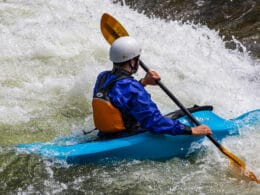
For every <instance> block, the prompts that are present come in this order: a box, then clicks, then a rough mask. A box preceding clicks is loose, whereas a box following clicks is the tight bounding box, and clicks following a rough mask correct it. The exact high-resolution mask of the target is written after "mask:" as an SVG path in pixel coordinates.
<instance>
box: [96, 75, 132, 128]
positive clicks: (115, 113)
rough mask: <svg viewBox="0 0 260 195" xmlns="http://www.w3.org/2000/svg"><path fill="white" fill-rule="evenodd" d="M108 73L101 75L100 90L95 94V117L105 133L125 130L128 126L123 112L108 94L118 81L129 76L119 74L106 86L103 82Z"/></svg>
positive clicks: (98, 125) (97, 124)
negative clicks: (111, 100)
mask: <svg viewBox="0 0 260 195" xmlns="http://www.w3.org/2000/svg"><path fill="white" fill-rule="evenodd" d="M107 75H108V74H104V75H103V76H102V77H101V79H100V81H99V83H98V90H97V92H96V93H95V94H94V96H93V100H92V108H93V117H94V124H95V126H96V128H97V129H99V130H100V131H102V132H105V133H115V132H120V131H124V130H125V129H126V127H125V124H124V120H123V116H122V113H121V112H120V111H119V110H118V109H117V108H116V107H115V106H114V105H113V104H112V103H111V102H110V100H109V97H108V95H107V94H108V92H109V90H110V89H111V88H112V87H113V85H114V84H115V82H116V81H118V80H120V79H122V78H126V77H128V76H124V75H123V76H119V77H117V78H115V79H114V80H112V81H110V82H109V83H108V84H107V86H106V87H105V88H104V87H103V84H104V82H105V81H106V78H107Z"/></svg>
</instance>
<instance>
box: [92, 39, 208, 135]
mask: <svg viewBox="0 0 260 195" xmlns="http://www.w3.org/2000/svg"><path fill="white" fill-rule="evenodd" d="M141 50H142V49H141V47H140V45H139V44H138V42H137V41H136V40H135V39H134V38H132V37H129V36H126V37H120V38H118V39H117V40H115V41H114V42H113V44H112V45H111V47H110V51H109V56H110V60H111V61H112V62H113V68H112V70H111V71H103V72H101V73H100V74H99V75H98V77H97V81H96V84H95V87H94V96H93V101H92V107H93V117H94V123H95V126H96V127H97V129H99V137H100V138H102V139H105V138H110V137H117V136H122V135H128V134H131V133H133V132H134V133H135V132H136V131H140V130H141V129H146V130H149V131H152V132H154V133H163V134H170V135H194V136H200V135H208V134H211V133H212V132H211V130H210V129H209V127H207V126H205V125H200V126H197V127H192V128H191V127H189V126H186V125H184V124H182V123H181V122H180V121H179V120H172V119H170V118H167V117H165V116H163V115H162V114H161V112H160V111H159V109H158V107H157V106H156V104H155V103H154V102H153V101H152V100H151V97H150V94H149V93H148V92H147V91H146V90H145V88H144V87H145V86H147V85H156V80H159V79H160V76H159V75H158V74H157V73H156V72H155V71H149V72H148V73H147V74H146V75H145V77H144V78H143V79H141V80H140V81H137V80H136V79H134V78H133V77H132V75H133V74H134V73H136V72H137V70H138V67H139V57H140V54H141Z"/></svg>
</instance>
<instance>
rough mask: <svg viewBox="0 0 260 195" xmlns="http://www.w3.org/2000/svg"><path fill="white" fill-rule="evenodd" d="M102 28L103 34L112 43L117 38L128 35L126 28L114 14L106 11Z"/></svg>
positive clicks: (102, 20) (102, 19) (101, 24)
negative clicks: (111, 14)
mask: <svg viewBox="0 0 260 195" xmlns="http://www.w3.org/2000/svg"><path fill="white" fill-rule="evenodd" d="M100 28H101V32H102V34H103V36H104V37H105V39H106V40H107V42H108V43H109V44H110V45H111V44H112V43H113V42H114V41H115V40H116V39H117V38H119V37H123V36H128V32H127V31H126V30H125V28H124V27H123V26H122V25H121V24H120V23H119V22H118V21H117V20H116V19H115V18H114V17H112V16H110V15H109V14H107V13H105V14H103V16H102V18H101V23H100Z"/></svg>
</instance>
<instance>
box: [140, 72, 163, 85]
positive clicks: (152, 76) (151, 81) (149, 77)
mask: <svg viewBox="0 0 260 195" xmlns="http://www.w3.org/2000/svg"><path fill="white" fill-rule="evenodd" d="M160 79H161V77H160V75H159V74H158V73H157V72H155V71H153V70H150V71H149V72H147V73H146V75H145V77H144V78H143V79H141V81H140V82H141V83H142V85H143V86H146V85H156V84H157V83H156V81H157V80H160Z"/></svg>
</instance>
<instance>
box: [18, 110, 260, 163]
mask: <svg viewBox="0 0 260 195" xmlns="http://www.w3.org/2000/svg"><path fill="white" fill-rule="evenodd" d="M193 108H194V107H193ZM212 109H213V108H212V107H211V106H202V107H198V106H197V107H195V109H191V110H190V112H191V113H192V115H193V116H194V117H195V118H196V119H197V120H198V121H199V122H200V123H201V124H205V125H208V126H209V127H210V128H211V129H212V132H213V137H214V138H215V139H216V140H218V141H221V140H222V139H223V138H225V137H227V136H232V135H239V132H238V129H239V128H241V127H243V126H245V125H246V126H252V125H254V124H256V123H257V122H260V110H259V109H258V110H254V111H250V112H247V113H245V114H243V115H241V116H239V117H237V118H235V119H231V120H227V119H224V118H222V117H220V116H218V115H217V114H215V113H214V112H213V111H212ZM167 116H168V117H171V118H173V119H176V118H177V119H179V120H180V121H181V122H182V123H184V124H187V125H190V126H193V124H192V122H191V121H190V120H189V119H188V118H187V117H186V116H184V114H183V113H182V112H181V111H176V112H173V113H170V114H168V115H167ZM85 137H86V136H84V135H81V136H76V137H75V136H70V137H64V138H61V139H58V140H54V141H53V142H46V143H41V142H37V143H30V144H19V145H17V146H16V148H17V150H18V151H19V152H22V153H27V154H37V155H40V156H43V157H45V158H46V157H47V158H48V159H59V160H62V161H65V162H67V163H69V164H84V163H98V162H102V163H104V162H114V161H118V160H134V159H136V160H166V159H170V158H172V157H185V156H187V155H188V154H190V152H191V151H192V147H191V146H192V144H194V143H200V142H201V141H203V139H204V138H205V137H203V136H201V137H194V136H189V135H178V136H171V135H166V134H155V133H151V132H149V131H145V132H142V133H138V134H135V135H131V136H127V137H121V138H116V139H109V140H99V141H85V142H84V141H82V140H84V138H85Z"/></svg>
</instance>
